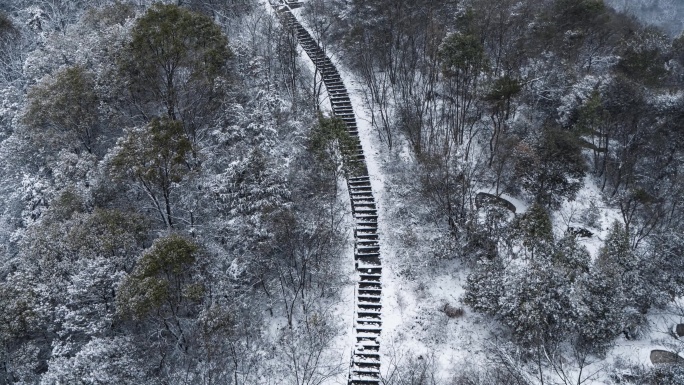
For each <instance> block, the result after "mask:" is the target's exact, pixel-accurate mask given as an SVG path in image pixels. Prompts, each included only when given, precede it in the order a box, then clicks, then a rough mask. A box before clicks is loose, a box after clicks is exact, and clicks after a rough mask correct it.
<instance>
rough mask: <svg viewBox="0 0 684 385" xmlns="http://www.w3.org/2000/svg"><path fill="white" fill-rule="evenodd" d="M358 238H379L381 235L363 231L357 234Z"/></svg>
mask: <svg viewBox="0 0 684 385" xmlns="http://www.w3.org/2000/svg"><path fill="white" fill-rule="evenodd" d="M356 238H357V239H367V240H378V239H379V238H380V237H379V236H378V234H375V233H361V234H358V233H357V234H356Z"/></svg>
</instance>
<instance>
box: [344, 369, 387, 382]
mask: <svg viewBox="0 0 684 385" xmlns="http://www.w3.org/2000/svg"><path fill="white" fill-rule="evenodd" d="M351 372H352V381H355V379H354V378H355V377H356V378H358V379H364V377H365V379H372V378H378V379H379V378H380V368H355V367H354V366H352V370H351ZM368 377H370V378H368Z"/></svg>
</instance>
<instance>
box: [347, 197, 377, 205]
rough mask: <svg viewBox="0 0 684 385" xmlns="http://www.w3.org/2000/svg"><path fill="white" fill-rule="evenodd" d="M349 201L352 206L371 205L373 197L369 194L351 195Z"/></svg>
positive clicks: (373, 200)
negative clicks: (361, 195) (362, 195)
mask: <svg viewBox="0 0 684 385" xmlns="http://www.w3.org/2000/svg"><path fill="white" fill-rule="evenodd" d="M351 201H352V205H354V207H372V206H373V205H375V199H374V198H373V197H370V196H365V197H360V196H359V197H351Z"/></svg>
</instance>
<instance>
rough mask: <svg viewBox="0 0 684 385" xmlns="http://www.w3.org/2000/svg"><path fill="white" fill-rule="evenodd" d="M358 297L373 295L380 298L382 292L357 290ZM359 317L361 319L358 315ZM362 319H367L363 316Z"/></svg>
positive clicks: (379, 290)
mask: <svg viewBox="0 0 684 385" xmlns="http://www.w3.org/2000/svg"><path fill="white" fill-rule="evenodd" d="M358 293H359V295H375V296H380V295H382V290H381V289H359V290H358ZM359 317H362V316H361V315H360V314H359ZM363 318H367V317H365V316H363Z"/></svg>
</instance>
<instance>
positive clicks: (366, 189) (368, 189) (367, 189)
mask: <svg viewBox="0 0 684 385" xmlns="http://www.w3.org/2000/svg"><path fill="white" fill-rule="evenodd" d="M349 189H350V190H351V191H354V192H373V187H371V186H370V183H369V184H368V185H362V184H357V185H351V186H349Z"/></svg>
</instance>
